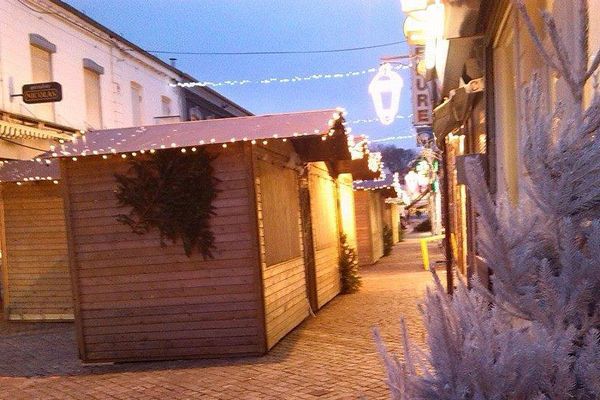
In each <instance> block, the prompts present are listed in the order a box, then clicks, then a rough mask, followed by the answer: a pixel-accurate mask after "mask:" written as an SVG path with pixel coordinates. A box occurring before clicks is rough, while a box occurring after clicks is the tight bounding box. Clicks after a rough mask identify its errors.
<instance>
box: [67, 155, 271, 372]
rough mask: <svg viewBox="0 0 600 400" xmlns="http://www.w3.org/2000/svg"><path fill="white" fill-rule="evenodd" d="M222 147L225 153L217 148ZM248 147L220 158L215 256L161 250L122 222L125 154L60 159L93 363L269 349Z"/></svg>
mask: <svg viewBox="0 0 600 400" xmlns="http://www.w3.org/2000/svg"><path fill="white" fill-rule="evenodd" d="M215 151H216V150H215ZM251 165H252V164H251V154H250V145H249V144H245V145H243V144H237V145H230V146H229V147H228V148H227V149H226V150H223V149H221V151H219V155H218V158H217V159H216V160H215V161H214V162H213V166H214V168H215V172H216V173H215V175H216V177H217V178H218V179H220V180H221V182H220V183H219V188H220V189H221V192H220V193H219V194H218V197H217V199H216V200H215V203H214V205H215V206H216V216H214V217H213V219H212V221H211V226H212V229H213V232H214V234H215V237H216V245H217V249H216V250H215V251H214V252H213V253H214V255H215V258H214V259H213V260H207V261H205V260H203V258H202V256H201V255H199V254H196V253H195V254H193V255H192V256H191V257H189V258H188V257H186V255H185V254H184V252H183V248H182V244H181V243H176V244H174V245H172V244H169V245H167V246H166V247H161V246H160V244H159V235H158V233H157V232H150V233H148V234H145V235H141V236H140V235H136V234H134V233H132V232H131V230H130V228H129V227H128V226H126V225H123V224H121V223H119V222H117V220H116V219H115V215H117V214H120V213H123V212H126V211H127V210H126V209H123V208H119V207H118V206H117V201H116V198H115V193H114V190H115V187H116V182H115V178H114V174H115V173H124V172H126V171H127V170H128V163H127V162H126V160H122V159H121V158H120V157H110V158H109V159H108V160H103V159H102V158H99V157H81V158H80V160H79V161H77V162H73V161H71V160H62V161H61V170H62V176H63V179H64V182H65V183H66V185H65V186H66V191H65V205H66V212H67V215H68V223H69V229H68V232H69V245H70V248H69V251H70V257H71V272H72V277H73V281H74V287H75V288H76V289H77V290H76V291H75V297H76V303H75V304H76V307H75V320H76V327H77V336H78V341H79V351H80V357H81V358H82V359H83V360H84V361H95V362H100V361H127V360H148V359H175V358H199V357H214V356H227V355H258V354H262V353H264V352H265V351H266V338H265V333H264V315H263V313H264V309H263V300H262V290H261V276H260V269H259V268H258V265H259V264H258V262H259V260H258V254H259V249H258V237H257V228H256V226H257V222H256V207H255V203H254V198H255V196H254V185H253V178H252V174H251V170H252V168H251Z"/></svg>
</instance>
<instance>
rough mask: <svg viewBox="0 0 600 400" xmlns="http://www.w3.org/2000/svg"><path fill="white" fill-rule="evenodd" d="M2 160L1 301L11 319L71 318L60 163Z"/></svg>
mask: <svg viewBox="0 0 600 400" xmlns="http://www.w3.org/2000/svg"><path fill="white" fill-rule="evenodd" d="M48 163H49V164H47V163H46V162H44V160H41V159H40V160H39V161H10V162H6V161H3V162H1V165H0V182H1V183H0V189H1V196H0V197H1V202H0V224H1V228H2V229H1V232H0V239H1V244H2V303H3V307H4V310H3V314H4V318H5V319H8V320H40V321H56V320H72V319H73V299H72V292H71V278H70V275H69V263H68V251H67V234H66V226H65V216H64V207H63V196H62V187H61V185H60V182H59V179H60V173H59V169H58V163H56V162H50V161H48Z"/></svg>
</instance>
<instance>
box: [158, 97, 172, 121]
mask: <svg viewBox="0 0 600 400" xmlns="http://www.w3.org/2000/svg"><path fill="white" fill-rule="evenodd" d="M160 106H161V111H162V116H163V117H169V116H170V115H171V99H170V98H168V97H167V96H160Z"/></svg>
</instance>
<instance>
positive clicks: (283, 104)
mask: <svg viewBox="0 0 600 400" xmlns="http://www.w3.org/2000/svg"><path fill="white" fill-rule="evenodd" d="M67 2H68V3H69V4H70V5H72V6H74V7H75V8H77V9H79V10H81V11H83V12H84V13H85V14H87V15H88V16H90V17H91V18H93V19H95V20H97V21H98V22H100V23H102V24H103V25H105V26H107V27H108V28H109V29H111V30H113V31H115V32H117V33H119V34H121V35H122V36H124V37H125V38H127V39H128V40H130V41H132V42H134V43H136V44H137V45H139V46H140V47H142V48H144V49H145V50H150V51H151V50H167V51H188V52H247V51H289V50H293V51H295V50H329V49H340V48H351V47H361V46H370V45H377V44H382V43H390V42H396V41H401V40H404V35H403V34H402V23H403V20H404V16H403V14H402V12H401V10H400V1H399V0H303V1H291V0H279V1H275V0H272V1H267V0H229V1H219V0H126V1H123V0H103V1H98V0H67ZM407 53H408V48H407V46H406V45H404V44H400V45H394V46H390V47H384V48H377V49H369V50H362V51H354V52H345V53H328V54H310V55H306V54H304V55H251V56H249V55H244V56H214V55H213V56H209V55H161V54H157V55H158V56H159V57H161V58H162V59H164V60H165V61H168V58H169V57H176V58H177V67H178V68H179V69H181V70H183V71H185V72H187V73H189V74H190V75H192V76H194V77H196V78H197V79H198V80H201V81H214V82H218V81H224V80H242V79H249V80H261V79H267V78H274V77H276V78H292V77H294V76H301V77H302V76H310V75H312V74H333V73H345V72H352V71H361V70H365V69H368V68H373V67H377V66H378V65H379V59H380V57H382V56H389V55H401V54H407ZM399 73H400V74H401V75H402V77H403V78H404V89H403V91H402V99H401V105H400V111H399V115H403V116H407V115H409V114H410V113H411V104H410V75H409V72H408V71H399ZM373 76H374V73H369V74H366V75H361V76H357V77H348V78H341V79H329V80H324V79H321V80H315V81H305V82H298V83H288V84H278V83H272V84H268V85H266V84H248V85H244V86H235V87H231V86H230V87H219V88H216V90H218V91H219V92H220V93H222V94H223V95H225V96H227V97H229V98H230V99H232V100H233V101H235V102H236V103H238V104H240V105H241V106H243V107H245V108H247V109H248V110H250V111H252V112H253V113H255V114H267V113H276V112H286V111H302V110H311V109H323V108H335V107H337V106H341V107H344V108H346V110H347V111H348V117H347V119H348V120H356V119H371V118H376V117H377V115H376V113H375V109H374V106H373V102H372V100H371V97H370V95H369V93H368V85H369V82H370V81H371V79H372V78H373ZM352 128H353V133H354V134H360V133H364V134H367V135H369V136H370V137H371V139H377V138H386V137H390V136H399V135H409V134H411V132H412V125H411V122H410V119H408V118H406V119H404V120H402V119H397V120H396V122H394V123H393V124H392V125H389V126H384V125H382V124H381V123H379V122H372V123H363V124H355V125H353V126H352ZM385 143H388V144H392V143H393V144H395V145H397V146H398V147H414V139H404V140H399V141H391V142H385Z"/></svg>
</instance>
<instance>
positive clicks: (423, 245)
mask: <svg viewBox="0 0 600 400" xmlns="http://www.w3.org/2000/svg"><path fill="white" fill-rule="evenodd" d="M444 237H445V236H444V235H436V236H429V237H426V238H423V239H421V257H423V269H424V270H425V271H429V249H428V248H427V243H429V242H434V241H436V240H443V239H444Z"/></svg>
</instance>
